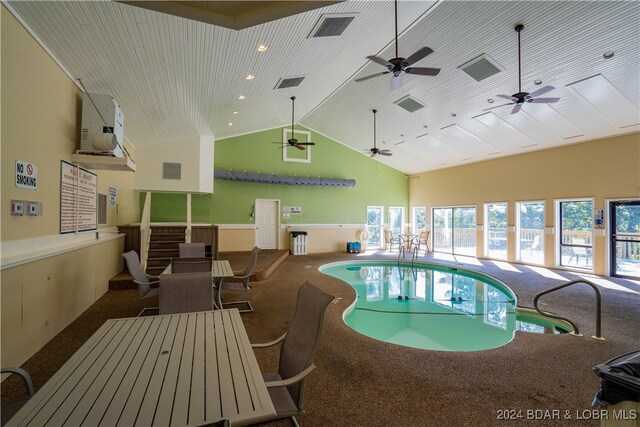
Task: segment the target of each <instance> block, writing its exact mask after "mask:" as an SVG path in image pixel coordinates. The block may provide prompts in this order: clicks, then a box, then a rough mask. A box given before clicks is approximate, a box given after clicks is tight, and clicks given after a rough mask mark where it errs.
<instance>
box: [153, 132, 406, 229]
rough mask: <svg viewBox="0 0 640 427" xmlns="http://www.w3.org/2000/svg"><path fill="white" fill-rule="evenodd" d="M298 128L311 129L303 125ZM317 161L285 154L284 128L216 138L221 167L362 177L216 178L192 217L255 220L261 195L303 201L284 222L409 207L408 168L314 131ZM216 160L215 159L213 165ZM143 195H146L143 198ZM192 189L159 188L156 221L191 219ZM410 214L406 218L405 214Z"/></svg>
mask: <svg viewBox="0 0 640 427" xmlns="http://www.w3.org/2000/svg"><path fill="white" fill-rule="evenodd" d="M296 129H301V130H307V129H305V128H303V127H301V126H296ZM311 137H312V140H313V141H314V142H315V143H316V145H315V146H313V147H311V163H293V162H284V161H283V160H282V148H280V146H279V145H278V144H276V143H275V142H279V141H281V140H282V128H277V129H270V130H266V131H262V132H257V133H252V134H247V135H242V136H237V137H233V138H227V139H222V140H219V141H216V142H215V156H214V158H215V167H218V168H224V169H233V170H237V171H248V172H259V173H268V174H276V175H292V176H293V175H297V176H309V177H322V178H349V179H355V180H356V186H355V187H354V188H334V187H308V186H291V185H273V184H262V183H247V182H235V181H225V180H220V179H216V180H215V183H214V193H213V195H201V194H194V195H192V211H191V213H192V221H193V222H201V223H212V224H251V223H253V219H252V218H251V217H250V215H251V211H252V206H253V204H254V202H255V199H279V200H280V204H281V206H300V207H301V208H302V213H301V214H300V215H291V218H290V219H281V221H282V224H310V223H313V224H338V223H348V224H351V223H354V224H363V223H365V222H366V207H367V205H377V206H387V207H388V206H404V207H405V212H408V200H409V183H408V179H407V177H406V175H405V174H403V173H402V172H399V171H397V170H395V169H393V168H390V167H388V166H386V165H384V164H382V163H380V162H378V161H376V160H373V159H371V158H369V157H368V156H366V155H364V154H359V153H357V152H356V151H354V150H352V149H349V148H347V147H345V146H343V145H342V144H339V143H337V142H335V141H333V140H331V139H329V138H327V137H325V136H322V135H320V134H317V133H315V132H312V133H311ZM212 166H213V165H212ZM142 200H143V198H142V197H141V203H142ZM186 200H187V198H186V195H185V194H179V193H153V195H152V198H151V202H152V203H151V221H152V222H171V221H186ZM405 220H406V219H405Z"/></svg>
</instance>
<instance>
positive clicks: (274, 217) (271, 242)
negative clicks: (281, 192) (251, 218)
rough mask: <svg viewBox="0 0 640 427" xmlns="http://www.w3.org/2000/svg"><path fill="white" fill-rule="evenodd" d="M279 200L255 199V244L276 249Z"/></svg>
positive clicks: (263, 247) (262, 247)
mask: <svg viewBox="0 0 640 427" xmlns="http://www.w3.org/2000/svg"><path fill="white" fill-rule="evenodd" d="M279 211H280V201H279V200H256V246H257V247H259V248H260V249H278V228H279V225H280V224H279V223H280V221H279V220H280V217H279V215H278V213H279Z"/></svg>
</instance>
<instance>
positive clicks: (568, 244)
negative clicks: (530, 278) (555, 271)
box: [556, 200, 593, 270]
mask: <svg viewBox="0 0 640 427" xmlns="http://www.w3.org/2000/svg"><path fill="white" fill-rule="evenodd" d="M556 209H557V210H556V212H557V214H558V215H559V217H558V222H557V224H556V226H557V227H558V228H559V229H560V233H559V236H558V242H557V245H558V246H557V252H556V253H557V254H559V255H558V260H557V261H558V265H560V266H564V267H574V268H584V269H587V270H593V201H592V200H561V201H558V202H557V204H556Z"/></svg>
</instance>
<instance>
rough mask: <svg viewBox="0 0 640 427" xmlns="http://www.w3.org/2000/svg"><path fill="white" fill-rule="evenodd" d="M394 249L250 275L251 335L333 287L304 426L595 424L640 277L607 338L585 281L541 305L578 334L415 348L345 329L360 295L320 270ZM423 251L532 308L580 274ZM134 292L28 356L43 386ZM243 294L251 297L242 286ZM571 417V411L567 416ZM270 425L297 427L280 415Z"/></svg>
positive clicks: (624, 287)
mask: <svg viewBox="0 0 640 427" xmlns="http://www.w3.org/2000/svg"><path fill="white" fill-rule="evenodd" d="M390 257H391V258H395V255H394V254H385V253H382V252H380V253H377V254H374V255H373V256H371V257H370V256H364V255H360V256H358V255H354V254H339V253H330V254H314V255H307V256H290V257H288V258H287V259H286V260H285V262H284V263H283V264H281V266H280V267H279V268H278V269H277V270H276V271H275V272H274V273H273V274H272V275H271V277H269V278H268V279H267V280H265V281H261V282H256V283H253V284H252V289H251V291H250V295H249V297H250V299H251V302H252V304H253V307H254V310H255V311H254V312H253V313H247V314H243V315H242V317H243V320H244V323H245V326H246V329H247V332H248V334H249V337H250V338H251V340H252V341H253V342H264V341H268V340H271V339H274V338H276V337H278V336H279V335H281V334H282V333H283V332H284V331H286V329H287V325H288V322H289V320H290V319H291V316H292V314H293V310H294V308H295V307H294V305H295V297H296V292H297V289H298V287H299V286H300V285H301V284H302V283H303V282H304V281H305V280H310V281H311V282H312V283H314V284H315V285H317V286H319V287H321V288H323V289H325V290H326V291H328V292H330V293H332V294H334V295H335V296H336V301H335V303H333V304H331V305H330V306H329V308H328V312H327V318H326V327H325V332H324V337H323V342H322V345H321V347H320V350H319V352H318V354H317V356H316V360H315V363H316V365H317V367H318V368H317V369H316V370H315V371H314V372H313V373H312V374H311V375H310V377H309V378H308V380H307V383H306V390H305V391H306V396H305V403H306V407H305V409H306V412H307V413H306V414H305V415H303V416H300V417H298V420H299V421H300V423H301V425H304V426H327V425H340V426H445V425H446V426H491V425H505V424H508V425H521V424H529V425H545V426H546V425H549V426H561V425H594V426H595V425H599V421H593V420H591V421H589V420H577V419H576V418H577V415H578V413H579V414H582V411H585V410H589V409H591V407H590V404H591V401H592V399H593V396H594V394H595V393H596V391H597V390H598V386H599V378H598V377H597V376H596V375H595V374H594V373H593V372H592V370H591V368H592V367H593V366H595V365H597V364H599V363H602V362H604V361H606V360H607V359H609V358H612V357H614V356H617V355H620V354H622V353H626V352H629V351H632V350H637V349H638V348H639V347H640V328H638V326H639V325H640V284H638V283H637V282H634V281H629V280H621V279H610V278H608V283H610V284H611V283H613V284H614V286H610V285H607V284H604V285H603V286H601V290H602V294H603V295H602V296H603V309H602V314H603V335H604V336H605V338H606V341H604V342H598V341H594V340H592V339H590V338H589V337H590V336H591V335H593V334H594V319H593V316H594V310H593V304H594V302H593V301H594V298H593V292H592V290H591V289H590V288H589V287H587V286H586V285H579V286H575V287H574V288H569V289H565V290H562V291H560V292H558V293H557V295H555V296H553V295H552V296H548V297H546V299H544V301H545V302H546V303H547V305H546V306H543V307H544V308H545V309H547V310H549V311H553V312H556V313H561V314H563V315H567V316H568V317H570V318H572V319H574V320H575V321H576V322H577V323H578V325H579V326H580V328H581V332H582V333H583V334H584V337H582V338H576V337H573V336H570V335H541V334H529V333H521V332H517V333H516V336H515V338H514V340H513V341H512V342H510V343H509V344H507V345H505V346H503V347H500V348H497V349H493V350H487V351H480V352H470V353H450V352H438V351H427V350H417V349H411V348H406V347H400V346H396V345H393V344H386V343H382V342H379V341H375V340H373V339H370V338H367V337H365V336H363V335H360V334H358V333H357V332H355V331H353V330H351V329H350V328H349V327H347V326H346V325H345V324H344V322H343V320H342V314H343V312H344V310H345V309H346V308H347V307H348V306H349V305H350V304H351V303H352V302H353V299H354V297H355V292H354V291H353V290H352V288H351V287H350V286H348V285H346V284H345V283H344V282H341V281H340V280H338V279H334V278H332V277H329V276H326V275H323V274H322V273H320V272H318V267H319V266H321V265H322V264H325V263H327V262H332V261H337V260H345V259H366V258H390ZM447 258H448V259H447ZM423 259H425V260H427V261H434V262H439V263H443V264H453V265H457V266H463V267H466V268H470V269H474V270H475V269H477V270H481V271H483V272H485V273H487V274H490V275H492V276H494V277H497V278H499V279H501V280H502V281H504V282H505V283H507V284H508V285H509V286H510V287H511V288H512V289H513V290H514V291H515V292H516V294H517V295H518V301H519V305H521V306H528V307H530V306H531V301H532V298H533V295H534V294H535V293H536V292H538V291H540V290H542V289H546V288H548V287H551V286H554V285H556V284H558V283H561V280H559V279H557V278H552V277H548V276H551V274H556V275H559V276H562V277H563V278H564V279H563V280H562V281H564V280H572V279H575V278H577V277H578V276H577V275H576V274H573V273H569V272H564V271H559V270H542V271H541V270H540V269H535V268H530V267H527V266H523V265H517V264H513V265H511V264H509V265H510V266H511V267H512V269H515V271H511V269H504V268H503V266H501V265H500V263H493V262H491V261H482V260H481V261H476V260H470V259H468V258H459V259H456V258H454V257H451V256H442V255H435V256H434V255H432V254H429V255H428V256H427V257H426V258H423ZM467 262H469V263H467ZM549 272H550V273H551V274H550V273H549ZM541 273H543V274H541ZM596 279H597V278H596ZM136 292H137V291H135V290H122V291H111V292H108V293H107V294H106V295H104V296H103V297H102V298H101V299H100V300H99V301H97V302H96V303H95V304H94V305H93V306H92V307H90V308H89V309H88V310H87V311H86V312H85V313H83V314H82V316H80V317H79V318H78V319H77V320H76V321H74V322H73V323H72V324H71V325H70V326H69V327H67V328H66V329H65V330H64V331H62V332H61V333H60V334H59V335H58V336H56V337H55V338H54V339H53V340H51V341H50V342H49V343H48V344H47V345H46V346H45V347H44V348H43V349H42V350H40V351H39V352H38V353H37V354H36V355H34V356H33V357H32V358H31V359H29V360H28V361H27V362H26V363H25V364H24V365H23V367H24V368H25V369H27V370H28V371H29V372H30V373H31V374H32V375H33V379H34V383H35V386H36V389H38V388H40V387H42V385H43V384H44V383H45V382H46V380H47V379H48V378H49V377H51V376H52V375H53V373H54V372H56V371H57V370H58V369H59V368H60V366H61V365H62V364H63V363H64V362H65V361H66V360H67V359H68V358H69V357H70V356H71V355H72V354H73V353H74V352H75V351H76V350H77V349H78V348H79V347H80V346H81V345H82V343H83V342H84V341H85V340H86V339H87V338H89V337H90V336H91V334H92V333H93V332H94V331H95V330H96V329H97V328H98V327H99V326H100V325H101V324H102V323H103V322H104V321H105V320H106V319H108V318H116V317H130V316H135V315H136V314H137V313H138V311H139V310H140V307H141V305H140V303H139V302H138V300H137V295H136ZM225 296H226V300H227V301H230V300H233V299H234V297H235V295H232V294H231V293H226V294H225ZM238 297H240V298H242V299H244V298H246V297H247V295H246V293H238ZM153 304H154V302H150V303H149V305H153ZM256 355H257V358H258V361H259V363H260V365H261V367H262V368H263V370H264V371H273V370H275V369H276V366H277V357H278V352H277V349H257V350H256ZM21 389H22V387H21V385H20V384H19V382H18V381H17V380H16V379H15V378H10V379H9V380H7V381H5V382H4V383H3V384H2V398H3V399H12V398H14V397H16V396H17V395H18V394H20V393H21ZM505 409H513V410H516V411H517V410H521V411H523V413H524V416H525V419H524V420H518V421H501V420H498V419H497V414H498V411H499V410H505ZM535 409H542V410H554V409H557V410H560V413H561V414H562V417H561V418H562V419H560V420H546V421H545V420H529V421H527V420H526V411H527V410H535ZM565 411H568V412H565ZM577 411H578V412H577ZM565 414H569V415H570V416H571V418H572V419H571V420H566V419H564V418H565ZM583 418H584V417H583ZM269 425H270V426H271V425H274V426H275V425H283V426H285V425H287V426H288V425H290V424H289V422H288V420H284V421H280V422H277V423H270V424H269Z"/></svg>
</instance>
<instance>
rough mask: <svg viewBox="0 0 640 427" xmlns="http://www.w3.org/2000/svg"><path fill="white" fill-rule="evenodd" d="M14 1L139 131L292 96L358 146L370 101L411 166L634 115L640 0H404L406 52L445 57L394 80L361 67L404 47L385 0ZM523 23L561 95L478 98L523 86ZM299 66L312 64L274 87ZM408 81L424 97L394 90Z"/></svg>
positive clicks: (177, 132)
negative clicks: (253, 14) (481, 72)
mask: <svg viewBox="0 0 640 427" xmlns="http://www.w3.org/2000/svg"><path fill="white" fill-rule="evenodd" d="M5 4H7V5H8V7H9V8H10V9H11V10H12V11H13V12H14V13H15V14H17V15H18V16H19V17H20V18H21V19H22V20H23V22H25V23H26V25H27V26H28V27H29V28H30V29H31V30H32V31H33V32H34V33H35V34H36V36H37V37H38V38H39V39H40V40H42V42H43V43H44V45H45V46H47V48H48V49H50V51H51V52H52V53H53V54H54V55H55V57H57V58H58V60H59V61H60V62H61V63H62V64H63V66H64V67H65V68H66V69H67V70H68V72H69V73H70V74H71V75H72V76H74V77H79V78H82V80H83V83H84V84H85V86H86V87H87V89H88V90H89V91H90V92H95V93H106V94H110V95H112V96H113V97H114V98H116V99H117V100H118V102H119V103H120V105H121V106H122V109H123V112H124V114H125V134H126V136H127V138H128V139H129V140H130V141H131V142H132V143H133V144H134V145H136V146H139V145H146V144H155V143H163V142H167V141H172V140H177V139H181V138H185V137H189V136H194V135H198V134H200V135H205V134H212V135H215V137H216V139H222V138H225V137H228V136H232V135H240V134H246V133H250V132H256V131H259V130H263V129H270V128H275V127H280V126H286V125H287V124H288V123H289V120H290V100H289V97H290V96H293V95H295V96H296V97H297V99H296V116H297V119H299V120H298V121H299V122H300V124H302V125H304V126H307V127H309V128H311V129H312V130H315V131H317V132H320V133H322V134H324V135H326V136H329V137H331V138H332V139H335V140H336V141H338V142H340V143H342V144H345V145H347V146H349V147H351V148H353V149H355V150H358V151H360V152H362V153H363V155H365V154H364V151H363V150H364V149H365V148H369V147H371V146H372V144H373V140H372V139H373V135H372V134H373V130H372V126H373V123H372V113H371V109H372V108H376V109H377V110H378V115H377V124H378V146H379V147H380V148H388V149H391V150H392V151H393V153H394V155H393V156H392V157H380V156H378V157H376V160H379V161H381V162H383V163H385V164H387V165H389V166H391V167H394V168H396V169H398V170H400V171H403V172H405V173H407V174H412V173H418V172H423V171H427V170H433V169H440V168H444V167H450V166H455V165H459V164H465V163H470V162H477V161H482V160H486V159H490V158H495V157H501V156H508V155H513V154H519V153H523V152H527V151H532V150H539V149H544V148H550V147H555V146H561V145H565V144H573V143H577V142H583V141H587V140H592V139H596V138H601V137H606V136H613V135H619V134H625V133H630V132H638V130H639V129H640V126H639V122H640V117H639V112H638V108H639V105H640V2H629V1H620V2H562V1H545V2H542V1H519V2H497V1H471V2H463V1H440V2H439V3H437V2H434V1H408V0H403V1H400V2H399V6H398V8H399V29H400V32H401V36H400V39H399V45H400V56H405V57H406V56H407V55H409V54H411V53H413V52H414V51H416V50H417V49H419V48H420V47H422V46H429V47H431V48H432V49H433V50H434V53H432V54H431V55H429V56H428V57H427V58H425V59H424V60H422V61H420V62H419V63H417V64H416V66H422V67H437V68H441V69H442V71H441V72H440V74H439V75H437V76H435V77H427V76H416V75H405V76H403V78H402V85H401V87H400V88H399V89H397V90H392V89H391V87H390V78H389V76H388V75H386V76H382V77H377V78H375V79H371V80H367V81H365V82H360V83H357V82H354V79H355V78H358V77H362V76H365V75H368V74H373V73H376V72H380V71H383V70H384V69H383V68H382V67H381V66H380V65H378V64H375V63H371V62H370V61H368V60H367V59H366V56H367V55H374V54H377V55H378V56H381V57H383V58H392V57H393V56H394V53H393V49H394V46H393V43H392V41H393V37H394V29H393V2H390V1H348V2H344V3H339V4H334V5H331V6H327V7H323V8H320V9H316V10H312V11H309V12H305V13H300V14H297V15H294V16H289V17H286V18H282V19H278V20H275V21H272V22H268V23H265V24H260V25H256V26H253V27H250V28H246V29H243V30H239V31H236V30H231V29H227V28H223V27H218V26H215V25H210V24H206V23H202V22H198V21H193V20H187V19H183V18H179V17H175V16H171V15H167V14H163V13H159V12H154V11H150V10H145V9H141V8H138V7H133V6H130V5H126V4H121V3H115V2H66V1H50V2H47V1H41V2H22V1H12V2H8V3H5ZM436 6H437V7H436ZM323 14H354V15H355V18H354V20H353V21H352V23H351V25H349V26H348V27H347V29H346V31H345V32H344V33H343V34H342V36H338V37H322V38H310V37H308V36H309V34H310V32H311V30H312V28H313V27H314V25H315V24H316V23H317V22H318V20H319V19H320V17H321V15H323ZM517 23H522V24H524V25H525V29H524V30H523V32H522V86H523V90H526V91H529V92H532V91H534V90H535V88H536V87H538V86H536V84H535V83H534V81H535V80H541V81H542V86H544V85H552V86H554V87H555V89H554V90H553V91H551V92H549V93H548V94H546V95H545V96H549V97H560V98H561V100H560V101H559V102H558V103H555V104H550V105H544V104H525V105H524V107H523V108H522V111H521V112H519V113H517V114H511V107H503V108H498V109H494V110H491V111H489V112H484V111H483V109H485V108H489V107H491V106H493V105H498V104H499V103H501V102H504V100H503V99H500V98H496V95H497V94H512V93H515V92H517V89H518V62H517V34H516V33H515V31H514V26H515V24H517ZM260 44H266V45H267V46H268V50H267V51H265V52H258V51H257V47H258V46H259V45H260ZM606 51H612V52H614V56H613V57H612V58H610V59H605V58H604V57H603V54H604V52H606ZM481 54H485V55H487V56H488V57H489V58H490V59H491V60H493V61H494V62H495V63H496V64H497V65H498V67H499V68H500V69H501V71H500V72H498V73H497V74H495V75H493V76H491V77H488V78H486V79H484V80H482V81H480V82H477V81H476V80H474V79H473V78H471V77H470V76H469V75H467V74H466V73H464V72H463V71H462V70H461V69H459V66H461V65H462V64H464V63H466V62H468V61H470V60H472V59H474V58H476V57H478V56H479V55H481ZM249 74H252V75H254V76H255V78H254V79H253V80H247V79H246V77H247V76H248V75H249ZM292 76H304V77H305V79H304V80H303V82H302V84H301V85H300V86H299V87H297V88H289V89H274V88H275V86H276V83H277V82H278V80H279V79H280V78H282V77H292ZM240 95H244V96H245V97H246V98H245V99H242V100H240V99H239V96H240ZM407 95H411V96H412V97H414V98H415V99H417V100H419V101H421V102H423V103H424V104H425V105H426V107H425V108H422V109H420V110H418V111H416V112H414V113H409V112H407V111H405V110H404V109H402V108H400V107H398V106H397V105H395V104H394V102H395V101H397V100H399V99H401V98H403V97H405V96H407ZM489 99H492V100H494V101H495V102H494V103H493V104H489V103H488V100H489ZM234 111H237V112H238V113H237V114H233V112H234ZM229 123H233V124H232V125H229Z"/></svg>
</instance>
